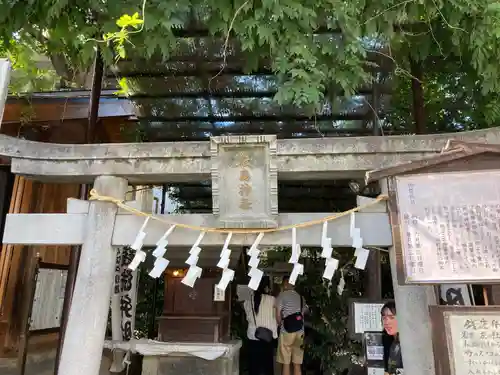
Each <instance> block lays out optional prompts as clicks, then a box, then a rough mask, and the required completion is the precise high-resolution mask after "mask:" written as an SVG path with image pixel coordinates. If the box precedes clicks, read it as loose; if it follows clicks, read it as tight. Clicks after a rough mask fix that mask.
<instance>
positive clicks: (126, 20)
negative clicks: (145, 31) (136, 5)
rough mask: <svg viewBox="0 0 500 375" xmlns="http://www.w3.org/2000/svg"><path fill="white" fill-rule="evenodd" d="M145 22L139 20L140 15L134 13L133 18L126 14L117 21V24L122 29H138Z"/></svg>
mask: <svg viewBox="0 0 500 375" xmlns="http://www.w3.org/2000/svg"><path fill="white" fill-rule="evenodd" d="M143 23H144V21H143V20H142V19H140V18H139V13H137V12H136V13H134V14H133V15H132V16H129V15H128V14H124V15H123V16H121V17H120V18H119V19H118V21H116V24H117V25H118V26H119V27H121V28H127V27H129V26H131V27H133V28H135V29H138V28H139V26H140V25H142V24H143Z"/></svg>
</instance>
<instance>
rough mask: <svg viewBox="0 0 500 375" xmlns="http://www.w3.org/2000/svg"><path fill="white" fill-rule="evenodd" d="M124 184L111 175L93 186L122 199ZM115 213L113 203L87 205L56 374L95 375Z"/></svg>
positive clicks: (108, 287) (111, 261) (112, 254)
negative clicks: (71, 296) (78, 262)
mask: <svg viewBox="0 0 500 375" xmlns="http://www.w3.org/2000/svg"><path fill="white" fill-rule="evenodd" d="M127 185H128V184H127V180H125V179H124V178H120V177H114V176H100V177H98V178H97V179H96V181H95V183H94V187H95V189H96V190H97V191H98V192H99V193H100V194H103V195H109V196H112V197H116V198H118V199H124V198H125V193H126V191H127ZM117 212H118V208H117V206H116V205H114V204H113V203H108V202H98V201H93V202H90V206H89V213H88V218H87V226H86V231H87V232H86V233H85V239H84V243H83V246H82V253H81V258H80V264H79V267H78V273H77V278H76V283H75V290H74V293H73V299H72V302H71V307H70V311H69V317H68V325H67V328H66V332H65V336H64V341H63V348H62V353H61V360H60V363H59V369H58V371H59V374H64V375H98V374H99V368H100V365H101V358H102V350H103V346H104V336H105V333H106V326H107V321H108V313H109V304H110V299H111V292H112V287H113V278H114V272H115V263H116V251H115V250H114V249H113V247H112V246H111V239H112V236H113V230H114V225H115V217H116V213H117ZM68 230H71V228H68Z"/></svg>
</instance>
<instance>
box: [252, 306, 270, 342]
mask: <svg viewBox="0 0 500 375" xmlns="http://www.w3.org/2000/svg"><path fill="white" fill-rule="evenodd" d="M263 299H264V296H262V297H261V300H260V305H261V306H262V302H263ZM250 303H251V304H252V313H253V321H254V322H255V327H257V319H256V318H255V307H254V305H253V296H252V298H251V299H250ZM255 338H256V339H257V340H259V341H264V342H271V341H273V332H272V331H271V330H270V329H269V328H265V327H257V328H256V329H255Z"/></svg>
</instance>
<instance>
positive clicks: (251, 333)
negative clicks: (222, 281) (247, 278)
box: [243, 277, 278, 375]
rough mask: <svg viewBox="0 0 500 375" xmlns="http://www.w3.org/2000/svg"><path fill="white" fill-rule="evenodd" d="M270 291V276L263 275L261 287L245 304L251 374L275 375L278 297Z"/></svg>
mask: <svg viewBox="0 0 500 375" xmlns="http://www.w3.org/2000/svg"><path fill="white" fill-rule="evenodd" d="M269 292H270V289H269V278H268V277H263V278H262V280H261V282H260V285H259V288H258V289H257V290H256V291H255V292H253V295H252V297H251V298H250V299H249V300H247V301H245V302H244V304H243V307H244V309H245V314H246V317H247V322H248V328H247V337H248V372H249V375H274V352H275V347H274V341H275V340H276V339H277V338H278V325H277V323H276V315H275V310H276V309H275V301H276V299H275V298H274V297H273V296H271V295H270V294H269Z"/></svg>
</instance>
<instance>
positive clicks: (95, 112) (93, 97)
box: [55, 47, 104, 375]
mask: <svg viewBox="0 0 500 375" xmlns="http://www.w3.org/2000/svg"><path fill="white" fill-rule="evenodd" d="M103 71H104V62H103V59H102V55H101V50H100V48H99V47H97V51H96V56H95V60H94V73H93V78H92V89H91V91H90V101H89V115H88V123H87V129H86V132H85V140H84V143H93V142H94V140H95V129H96V126H97V120H98V118H99V101H100V99H101V89H102V76H103ZM89 191H90V186H89V185H81V186H80V199H87V196H88V194H89ZM81 251H82V247H81V246H72V248H71V254H70V258H69V268H68V277H67V280H66V288H65V291H64V303H63V309H62V315H61V330H60V332H59V343H58V346H57V354H56V360H55V375H58V373H59V360H60V358H61V350H62V346H63V342H64V335H65V333H66V326H67V324H68V315H69V308H70V306H71V299H72V297H73V289H74V288H75V281H76V275H77V273H78V264H79V262H80V254H81Z"/></svg>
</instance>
